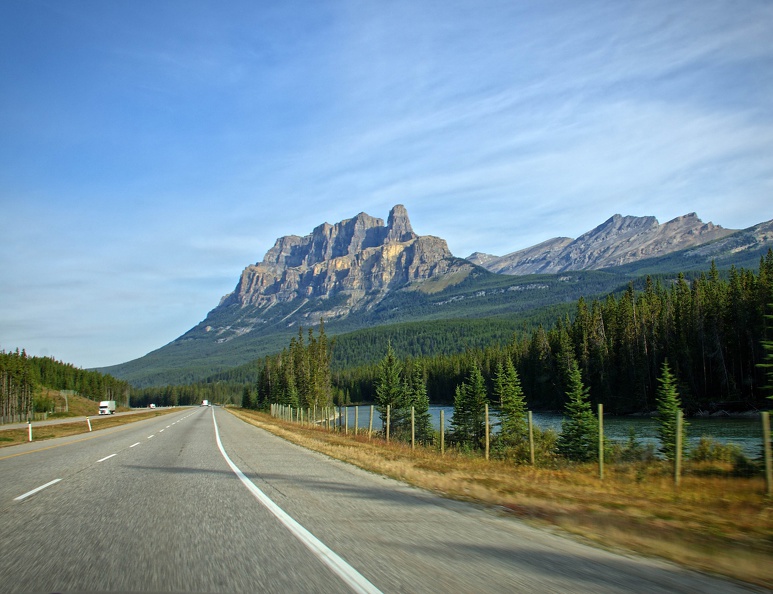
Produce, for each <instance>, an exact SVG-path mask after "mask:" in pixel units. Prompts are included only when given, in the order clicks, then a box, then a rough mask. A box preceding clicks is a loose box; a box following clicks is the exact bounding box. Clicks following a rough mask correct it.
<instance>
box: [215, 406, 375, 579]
mask: <svg viewBox="0 0 773 594" xmlns="http://www.w3.org/2000/svg"><path fill="white" fill-rule="evenodd" d="M212 422H213V423H214V425H215V440H216V441H217V447H218V449H219V450H220V453H221V454H222V455H223V458H224V459H225V461H226V463H227V464H228V466H230V467H231V470H232V471H233V472H234V474H235V475H236V476H237V477H239V480H240V481H241V482H242V483H243V484H244V486H245V487H247V489H248V490H249V491H250V493H252V495H253V496H254V497H255V499H257V500H258V501H259V502H260V503H262V504H263V505H264V506H265V507H266V508H267V509H268V510H269V511H270V512H271V513H272V514H274V516H276V518H277V519H278V520H279V521H280V522H281V523H282V524H284V526H285V528H287V529H288V530H289V531H290V532H292V534H293V536H295V537H296V538H297V539H298V540H300V541H301V543H303V544H304V545H305V546H306V548H307V549H309V550H310V551H311V552H312V553H314V555H315V556H316V557H317V558H318V559H319V560H320V561H322V563H324V564H325V565H326V566H327V567H328V568H329V569H330V570H332V571H333V573H335V574H336V575H337V576H338V577H339V578H341V579H342V580H343V581H344V582H345V583H346V585H347V586H349V587H350V588H351V589H352V590H353V591H354V592H358V593H362V594H381V590H379V589H378V588H376V586H374V585H373V584H371V583H370V582H369V581H368V580H367V579H366V578H365V577H364V576H363V575H362V574H361V573H360V572H358V571H357V570H356V569H354V567H352V566H351V565H349V564H348V563H347V562H346V561H344V560H343V559H342V558H341V557H339V556H338V555H337V554H336V553H335V552H334V551H333V550H331V549H330V548H329V547H327V545H325V544H324V543H323V542H322V541H320V540H319V539H318V538H317V537H316V536H314V535H313V534H312V533H311V532H309V531H308V530H306V528H304V527H303V526H301V525H300V524H299V523H298V522H296V521H295V520H294V519H293V518H292V517H290V515H289V514H288V513H287V512H286V511H284V510H283V509H282V508H281V507H279V506H278V505H277V504H276V503H274V502H273V501H272V500H271V499H270V498H269V497H268V495H266V494H265V493H264V492H263V491H261V490H260V489H259V488H258V487H256V486H255V483H253V482H252V481H251V480H250V479H248V478H247V477H246V476H245V475H244V473H243V472H242V471H241V470H239V467H238V466H236V464H234V463H233V462H232V461H231V458H229V457H228V454H226V453H225V448H224V447H223V442H221V441H220V431H218V429H217V421H216V420H215V411H214V409H213V410H212Z"/></svg>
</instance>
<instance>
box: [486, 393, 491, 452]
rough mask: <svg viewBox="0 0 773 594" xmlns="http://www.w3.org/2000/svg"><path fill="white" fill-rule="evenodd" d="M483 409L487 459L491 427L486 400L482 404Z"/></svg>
mask: <svg viewBox="0 0 773 594" xmlns="http://www.w3.org/2000/svg"><path fill="white" fill-rule="evenodd" d="M484 410H485V413H486V460H488V455H489V432H490V429H491V425H490V423H489V420H488V402H487V403H486V404H485V405H484Z"/></svg>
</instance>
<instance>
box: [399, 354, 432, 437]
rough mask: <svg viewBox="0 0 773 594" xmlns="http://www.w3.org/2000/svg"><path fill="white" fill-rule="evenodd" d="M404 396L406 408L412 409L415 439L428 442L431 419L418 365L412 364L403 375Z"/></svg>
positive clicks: (425, 385)
mask: <svg viewBox="0 0 773 594" xmlns="http://www.w3.org/2000/svg"><path fill="white" fill-rule="evenodd" d="M405 376H406V377H405V395H406V400H407V402H406V404H407V406H408V408H409V409H410V407H411V406H412V407H413V409H414V421H415V431H416V439H417V440H418V441H420V442H425V443H426V442H429V441H430V440H431V439H432V435H433V433H432V419H431V416H430V414H429V396H428V395H427V383H426V381H425V379H424V369H423V367H422V366H421V364H420V363H414V364H413V365H412V366H411V369H410V370H409V369H406V373H405Z"/></svg>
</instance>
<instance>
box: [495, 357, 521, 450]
mask: <svg viewBox="0 0 773 594" xmlns="http://www.w3.org/2000/svg"><path fill="white" fill-rule="evenodd" d="M494 398H496V399H498V400H499V406H500V438H501V439H502V440H503V441H504V442H505V443H506V444H514V443H518V442H521V441H523V440H524V439H525V437H526V435H527V432H528V425H527V422H526V402H525V400H524V396H523V389H522V388H521V380H520V378H519V377H518V372H517V371H516V370H515V366H514V365H513V361H512V359H510V358H509V357H508V358H507V359H506V362H505V364H504V365H502V363H501V362H499V363H498V364H497V373H496V376H495V378H494Z"/></svg>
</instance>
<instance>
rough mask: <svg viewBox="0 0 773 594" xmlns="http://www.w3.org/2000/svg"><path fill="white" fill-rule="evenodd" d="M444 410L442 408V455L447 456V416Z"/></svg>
mask: <svg viewBox="0 0 773 594" xmlns="http://www.w3.org/2000/svg"><path fill="white" fill-rule="evenodd" d="M445 412H446V411H444V410H442V409H441V410H440V455H441V456H445V453H446V418H445Z"/></svg>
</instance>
